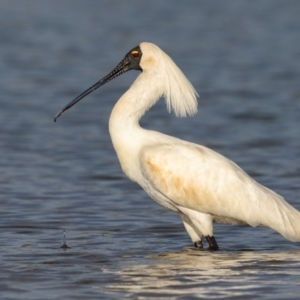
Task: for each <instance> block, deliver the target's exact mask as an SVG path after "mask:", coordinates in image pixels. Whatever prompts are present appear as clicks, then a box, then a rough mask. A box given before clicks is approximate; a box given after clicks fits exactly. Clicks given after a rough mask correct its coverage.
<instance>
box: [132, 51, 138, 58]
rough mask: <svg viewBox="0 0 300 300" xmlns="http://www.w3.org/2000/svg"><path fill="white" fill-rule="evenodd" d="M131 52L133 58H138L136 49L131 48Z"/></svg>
mask: <svg viewBox="0 0 300 300" xmlns="http://www.w3.org/2000/svg"><path fill="white" fill-rule="evenodd" d="M131 54H132V56H133V57H134V58H138V57H139V55H140V54H139V51H137V50H133V51H131Z"/></svg>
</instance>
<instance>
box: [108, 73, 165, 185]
mask: <svg viewBox="0 0 300 300" xmlns="http://www.w3.org/2000/svg"><path fill="white" fill-rule="evenodd" d="M141 75H142V74H141ZM141 75H140V76H139V77H138V78H137V80H136V81H135V82H134V83H133V85H132V86H131V87H130V89H129V90H128V91H127V92H126V93H125V94H124V95H123V96H122V97H121V98H120V99H119V101H118V102H117V103H116V105H115V106H114V108H113V111H112V113H111V116H110V119H109V133H110V136H111V139H112V143H113V146H114V148H115V151H116V152H117V155H118V158H119V161H120V163H121V166H122V169H123V171H124V172H125V173H126V174H127V175H128V176H129V177H130V178H131V179H133V180H134V178H133V177H134V175H132V174H131V173H132V172H133V173H134V170H132V166H133V165H134V164H133V162H132V161H131V160H132V159H134V158H135V157H137V153H138V151H139V150H140V148H141V147H142V145H143V141H144V137H145V132H146V130H145V129H143V128H141V127H140V125H139V120H140V119H141V117H142V116H143V115H144V113H145V112H146V111H147V110H148V109H149V108H150V107H151V106H152V105H154V104H155V102H156V101H157V100H158V98H159V96H160V93H159V91H158V90H157V88H153V86H151V84H150V85H149V84H143V83H142V81H143V80H144V78H143V76H141ZM135 154H136V155H135Z"/></svg>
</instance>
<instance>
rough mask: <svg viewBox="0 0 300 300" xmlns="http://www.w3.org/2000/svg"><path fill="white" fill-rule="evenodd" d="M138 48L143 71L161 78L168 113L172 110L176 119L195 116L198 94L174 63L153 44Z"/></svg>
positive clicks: (162, 93)
mask: <svg viewBox="0 0 300 300" xmlns="http://www.w3.org/2000/svg"><path fill="white" fill-rule="evenodd" d="M140 47H141V49H142V52H143V56H142V64H143V66H142V68H143V67H144V69H143V71H144V70H145V71H150V72H152V73H153V72H155V73H156V74H157V76H159V77H161V83H162V86H161V95H162V96H164V98H165V101H166V105H167V109H168V111H169V112H171V110H173V111H174V113H175V115H176V116H177V117H186V116H187V115H190V116H192V115H194V114H196V113H197V106H198V102H197V97H198V94H197V92H196V90H195V89H194V87H193V86H192V84H191V83H190V82H189V80H188V79H187V78H186V77H185V75H184V74H183V73H182V72H181V70H180V69H179V68H178V67H177V65H176V64H175V63H174V61H173V60H172V59H171V58H170V57H169V56H168V55H167V54H166V53H165V52H163V51H162V50H161V49H160V48H159V47H157V46H156V45H154V44H151V43H141V44H140ZM153 64H155V66H154V65H153ZM148 68H149V70H147V69H148Z"/></svg>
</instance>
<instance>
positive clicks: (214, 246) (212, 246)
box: [205, 235, 219, 250]
mask: <svg viewBox="0 0 300 300" xmlns="http://www.w3.org/2000/svg"><path fill="white" fill-rule="evenodd" d="M205 238H206V240H207V242H208V244H209V248H208V249H209V250H218V249H219V246H218V244H217V241H216V240H215V237H214V236H209V235H208V236H206V237H205Z"/></svg>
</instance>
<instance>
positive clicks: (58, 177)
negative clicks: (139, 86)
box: [0, 0, 300, 299]
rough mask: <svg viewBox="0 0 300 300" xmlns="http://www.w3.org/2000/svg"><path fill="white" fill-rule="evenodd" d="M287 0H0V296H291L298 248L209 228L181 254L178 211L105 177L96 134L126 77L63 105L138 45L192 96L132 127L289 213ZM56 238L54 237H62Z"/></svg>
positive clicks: (295, 180)
mask: <svg viewBox="0 0 300 300" xmlns="http://www.w3.org/2000/svg"><path fill="white" fill-rule="evenodd" d="M299 15H300V3H299V2H298V1H217V2H216V1H184V2H176V3H175V2H174V3H173V2H172V4H171V3H169V2H162V1H149V2H146V1H144V2H141V1H126V2H125V1H88V2H86V1H75V0H72V1H71V0H70V1H67V0H65V1H9V0H7V1H4V0H2V1H1V2H0V25H1V26H0V37H1V47H0V56H1V60H0V66H1V68H0V70H1V72H2V76H1V81H0V87H1V97H0V104H1V110H0V122H1V123H0V126H1V131H0V148H1V156H0V166H1V175H0V190H1V198H0V199H1V206H0V227H1V234H0V249H1V254H0V270H1V271H0V295H1V299H57V298H59V297H64V299H100V298H101V299H117V298H119V299H122V298H130V299H151V298H161V299H164V298H168V299H198V298H213V299H217V298H218V299H298V298H299V293H300V244H299V243H298V244H297V243H291V242H289V241H286V240H285V239H284V238H282V237H281V236H280V235H279V234H277V233H275V232H273V231H272V230H270V229H267V228H260V229H255V228H247V227H239V226H235V227H233V226H218V225H217V226H215V236H216V239H217V241H218V243H219V245H220V247H221V250H220V251H218V252H209V251H197V250H195V249H193V247H192V244H191V241H190V240H189V237H188V235H187V234H186V232H185V230H184V228H183V226H182V224H181V221H180V220H179V218H178V216H176V215H175V214H172V213H171V212H168V211H165V210H164V209H163V208H162V207H160V206H158V205H157V204H156V203H154V202H153V201H152V200H151V199H149V198H148V196H147V195H145V193H144V192H143V191H141V190H140V188H139V187H138V186H137V185H135V184H134V183H132V182H130V181H129V180H128V179H127V178H126V177H125V176H124V175H123V174H122V172H121V170H120V167H119V164H118V161H117V158H116V155H115V153H114V150H113V148H112V145H111V142H110V138H109V135H108V130H107V123H108V118H109V114H110V111H111V109H112V107H113V105H114V103H115V101H116V100H117V99H118V98H119V97H120V95H121V94H122V93H123V92H124V91H125V90H126V89H127V88H128V86H129V85H130V83H131V82H132V81H133V80H134V78H135V77H136V76H137V73H136V72H131V73H127V74H126V75H123V76H121V77H120V78H118V79H116V80H114V81H113V82H111V83H110V84H107V85H106V86H104V87H103V88H101V90H99V91H97V92H95V93H93V94H91V95H90V96H89V97H88V98H86V99H85V100H83V101H82V102H81V103H80V104H78V105H76V106H75V107H74V108H72V110H70V111H69V112H68V113H67V114H66V115H64V116H63V117H62V118H60V119H59V121H58V122H57V123H54V122H53V117H54V115H55V114H56V113H57V111H58V110H60V109H61V108H62V107H63V106H64V105H65V104H66V103H68V102H69V101H70V100H71V99H73V98H74V97H75V96H77V95H78V94H79V93H80V92H82V91H83V90H84V89H86V88H87V87H89V86H90V85H91V84H93V83H94V82H96V81H97V80H98V79H100V78H101V77H102V76H104V75H106V74H107V73H108V72H109V71H111V70H112V69H113V68H114V67H115V66H116V65H117V63H118V62H119V61H120V60H121V59H122V58H123V56H124V55H125V54H126V53H127V52H128V50H129V49H131V48H133V47H134V46H136V45H137V44H138V43H139V42H141V41H151V42H154V43H156V44H158V45H159V46H160V47H161V48H163V49H164V50H165V51H166V52H167V53H168V54H169V55H170V56H171V57H172V58H173V59H174V60H175V61H176V62H177V64H178V65H179V66H180V68H181V69H182V70H183V71H184V73H185V74H186V75H187V76H188V78H189V79H190V80H191V81H192V83H193V84H194V86H195V88H196V90H197V91H198V92H199V94H200V95H201V98H200V101H199V108H200V111H199V113H198V115H197V116H196V117H194V118H187V119H176V118H175V117H174V115H171V114H168V113H167V111H166V109H165V105H164V103H163V102H162V101H161V102H160V103H158V105H157V106H155V107H154V108H153V109H152V110H151V111H150V112H149V113H148V114H147V115H146V116H145V117H144V119H143V121H142V124H143V126H145V127H147V128H152V129H155V130H158V131H162V132H165V133H167V134H171V135H175V136H177V137H180V138H183V139H186V140H190V141H193V142H196V143H201V144H203V145H206V146H208V147H210V148H212V149H214V150H216V151H218V152H220V153H222V154H223V155H225V156H227V157H229V158H231V159H232V160H234V161H235V162H236V163H238V164H239V165H240V166H241V167H242V168H243V169H245V170H246V171H247V172H248V173H249V174H250V175H251V176H253V177H254V178H255V179H256V180H258V181H259V182H261V183H262V184H264V185H266V186H268V187H270V188H272V189H274V190H275V191H276V192H278V193H280V194H281V195H283V196H284V197H285V198H286V199H287V200H288V201H289V202H290V203H291V204H292V205H294V206H295V207H296V208H298V209H300V199H299V194H300V193H299V186H300V185H299V178H300V161H299V157H300V137H299V136H300V135H299V126H300V117H299V116H300V101H299V97H300V88H299V78H300V77H299V75H300V71H299V70H300V50H299V44H300V35H299V30H300V19H299ZM64 232H65V235H66V236H65V238H64Z"/></svg>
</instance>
